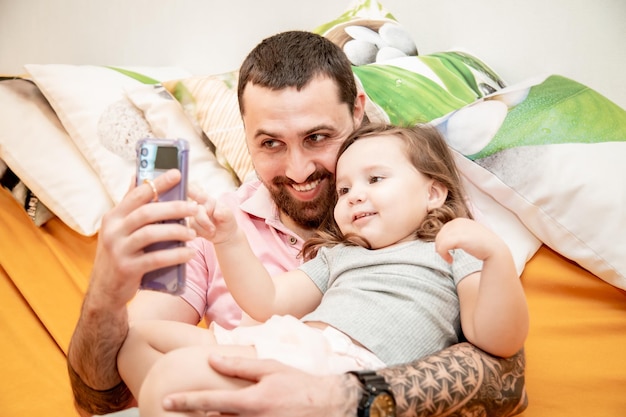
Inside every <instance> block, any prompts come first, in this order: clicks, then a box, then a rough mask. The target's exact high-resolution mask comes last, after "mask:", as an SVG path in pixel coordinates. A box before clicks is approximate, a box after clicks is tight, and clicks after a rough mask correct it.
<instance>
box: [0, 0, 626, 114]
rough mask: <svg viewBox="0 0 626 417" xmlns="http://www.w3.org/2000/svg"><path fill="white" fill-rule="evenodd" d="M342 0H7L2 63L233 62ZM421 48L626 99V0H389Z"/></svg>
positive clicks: (2, 9) (2, 67) (206, 69)
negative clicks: (462, 54)
mask: <svg viewBox="0 0 626 417" xmlns="http://www.w3.org/2000/svg"><path fill="white" fill-rule="evenodd" d="M348 3H349V2H348V1H347V0H346V1H343V0H308V1H301V0H265V1H263V0H254V1H253V0H224V1H216V0H0V73H5V74H6V73H19V72H21V71H22V65H23V64H26V63H69V64H110V65H142V66H145V65H151V66H152V65H168V66H170V65H175V66H182V67H185V68H187V69H189V70H191V71H192V72H194V73H198V74H205V73H216V72H224V71H229V70H232V69H235V68H236V67H238V65H239V63H240V61H241V60H242V59H243V57H244V56H245V54H246V53H247V52H248V50H249V49H250V48H252V47H253V46H254V45H255V44H256V43H257V42H258V41H259V40H261V39H262V38H263V37H265V36H267V35H270V34H273V33H275V32H278V31H282V30H287V29H313V28H315V27H316V26H317V25H318V24H320V23H322V22H325V21H327V20H330V19H332V18H333V17H335V16H337V15H338V14H340V13H341V12H342V11H343V10H344V9H345V8H346V7H347V5H348ZM383 4H384V5H385V6H386V7H387V9H388V10H390V11H391V12H392V13H393V14H394V15H395V16H396V18H397V19H398V20H399V21H400V22H401V23H403V24H404V26H405V27H407V28H408V29H409V30H410V31H411V33H412V34H413V37H414V39H415V40H416V43H417V45H418V49H419V51H420V53H429V52H438V51H442V50H446V49H450V48H462V49H465V50H468V51H469V52H472V53H474V54H475V55H477V56H478V57H480V58H482V59H483V60H484V61H486V62H487V63H488V64H489V65H491V66H492V67H493V68H494V69H495V70H496V71H497V72H499V73H500V75H502V76H503V78H504V79H505V80H507V81H508V82H509V83H510V84H512V83H516V82H519V81H522V80H524V79H525V78H528V77H531V76H533V75H538V74H543V73H557V74H561V75H565V76H568V77H570V78H573V79H575V80H577V81H579V82H582V83H584V84H587V85H589V86H590V87H592V88H595V89H596V90H598V91H599V92H601V93H602V94H604V95H606V96H607V97H609V98H610V99H612V100H613V101H615V102H616V103H618V104H619V105H620V106H622V107H624V108H626V83H625V82H624V72H625V71H624V69H625V68H626V47H625V46H624V42H625V41H626V1H625V0H596V1H593V2H592V1H589V0H526V1H519V0H477V1H470V0H419V1H418V0H383Z"/></svg>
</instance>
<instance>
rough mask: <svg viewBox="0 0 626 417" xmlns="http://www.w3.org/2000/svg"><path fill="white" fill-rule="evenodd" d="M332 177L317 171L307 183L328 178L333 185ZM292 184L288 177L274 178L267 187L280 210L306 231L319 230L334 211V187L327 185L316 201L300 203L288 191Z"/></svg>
mask: <svg viewBox="0 0 626 417" xmlns="http://www.w3.org/2000/svg"><path fill="white" fill-rule="evenodd" d="M331 177H332V175H331V173H330V172H328V171H326V170H322V171H315V172H314V173H313V174H311V176H310V177H309V178H307V181H306V182H311V181H315V180H318V179H320V180H322V179H325V178H328V179H329V183H330V184H332V181H331ZM291 184H293V181H291V180H290V179H289V178H287V177H274V178H273V179H272V182H271V185H272V186H271V187H267V188H268V190H269V192H270V194H271V196H272V199H273V200H274V202H275V203H276V205H277V206H278V209H279V210H280V211H282V212H283V213H285V214H286V215H287V216H289V217H290V218H291V219H292V220H293V221H294V222H296V223H297V224H298V225H299V226H302V227H304V228H306V229H317V228H319V227H320V225H321V224H322V221H323V220H324V219H325V218H326V216H327V215H328V213H329V212H330V211H331V210H333V207H334V200H335V190H334V189H333V187H332V186H328V185H326V188H325V190H323V191H322V193H321V194H320V195H318V196H317V197H316V198H315V199H314V200H311V201H300V200H298V199H296V198H294V197H293V195H292V194H291V193H290V192H289V190H287V187H290V186H291ZM320 185H321V184H320Z"/></svg>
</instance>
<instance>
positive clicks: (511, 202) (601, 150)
mask: <svg viewBox="0 0 626 417" xmlns="http://www.w3.org/2000/svg"><path fill="white" fill-rule="evenodd" d="M436 124H438V126H439V128H440V129H441V130H442V131H443V133H444V134H445V135H446V137H447V139H448V140H449V143H450V144H451V146H452V147H454V148H455V149H457V150H458V151H459V152H460V153H462V154H464V155H465V156H466V158H464V157H460V158H458V161H457V164H458V166H459V169H460V171H461V172H462V174H463V175H465V177H466V178H468V179H469V181H470V182H471V183H472V184H473V185H474V186H475V187H476V188H479V189H480V190H482V191H483V192H485V193H486V194H488V195H490V196H491V197H492V198H493V199H494V200H496V201H497V202H498V203H500V204H502V205H503V206H504V207H506V208H508V209H509V210H511V211H512V212H513V213H515V215H516V216H517V217H519V219H520V220H521V221H522V222H523V223H524V225H525V226H526V227H528V229H529V230H530V231H531V232H532V233H533V234H534V235H535V236H537V237H538V238H539V239H540V240H541V241H542V242H543V243H545V244H546V245H548V246H549V247H551V248H552V249H554V250H555V251H556V252H559V253H560V254H562V255H563V256H565V257H567V258H569V259H571V260H572V261H574V262H576V263H578V264H579V265H581V266H582V267H583V268H586V269H587V270H589V271H590V272H592V273H593V274H595V275H597V276H598V277H599V278H601V279H603V280H605V281H606V282H608V283H610V284H612V285H614V286H616V287H619V288H622V289H626V256H625V255H626V233H625V231H626V163H624V161H625V160H626V110H624V109H622V108H620V107H619V106H617V105H616V104H615V103H613V102H611V101H610V100H608V99H606V98H605V97H603V96H602V95H600V94H598V93H597V92H596V91H594V90H592V89H590V88H589V87H586V86H584V85H582V84H579V83H577V82H575V81H573V80H570V79H567V78H565V77H561V76H558V75H552V76H549V77H545V76H544V77H538V78H536V79H533V80H529V81H528V82H524V83H521V84H520V85H518V86H511V87H508V88H505V89H504V90H502V91H501V92H498V93H496V94H494V95H492V96H490V97H488V99H487V100H479V101H477V102H476V103H473V104H471V105H469V106H467V107H466V108H463V109H461V110H459V111H456V112H453V113H451V114H449V115H448V116H446V117H445V118H443V119H440V120H438V121H437V122H436Z"/></svg>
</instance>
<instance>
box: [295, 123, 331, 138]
mask: <svg viewBox="0 0 626 417" xmlns="http://www.w3.org/2000/svg"><path fill="white" fill-rule="evenodd" d="M320 130H332V131H334V130H335V128H334V127H333V126H329V125H327V124H323V123H322V124H319V125H316V126H313V127H312V128H310V129H307V130H305V131H304V132H301V135H302V136H308V135H310V134H312V133H315V132H319V131H320Z"/></svg>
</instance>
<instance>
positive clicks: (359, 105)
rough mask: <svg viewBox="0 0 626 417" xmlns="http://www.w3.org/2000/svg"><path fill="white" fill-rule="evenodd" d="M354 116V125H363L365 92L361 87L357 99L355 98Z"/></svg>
mask: <svg viewBox="0 0 626 417" xmlns="http://www.w3.org/2000/svg"><path fill="white" fill-rule="evenodd" d="M352 117H353V120H354V126H355V127H358V126H361V123H362V122H363V119H364V118H365V92H364V91H363V90H361V89H359V90H358V91H357V94H356V99H355V100H354V109H353V111H352Z"/></svg>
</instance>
